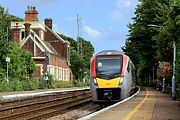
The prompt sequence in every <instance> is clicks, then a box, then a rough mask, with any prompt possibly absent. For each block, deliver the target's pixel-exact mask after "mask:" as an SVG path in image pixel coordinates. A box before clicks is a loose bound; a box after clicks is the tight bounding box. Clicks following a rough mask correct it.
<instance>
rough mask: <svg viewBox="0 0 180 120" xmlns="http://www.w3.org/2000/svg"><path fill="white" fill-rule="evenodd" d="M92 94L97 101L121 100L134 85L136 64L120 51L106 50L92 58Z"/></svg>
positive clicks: (94, 100)
mask: <svg viewBox="0 0 180 120" xmlns="http://www.w3.org/2000/svg"><path fill="white" fill-rule="evenodd" d="M90 69H91V70H90V71H91V72H90V76H91V85H90V87H91V94H92V100H93V102H95V103H103V102H112V101H120V100H122V99H125V98H127V97H128V96H129V95H130V92H131V89H132V87H133V86H134V80H135V74H134V65H133V63H132V62H131V60H130V59H129V57H128V56H127V55H125V54H123V53H122V52H120V51H116V50H106V51H102V52H100V53H98V54H96V55H95V56H94V57H92V59H91V66H90Z"/></svg>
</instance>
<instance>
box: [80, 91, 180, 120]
mask: <svg viewBox="0 0 180 120" xmlns="http://www.w3.org/2000/svg"><path fill="white" fill-rule="evenodd" d="M82 119H90V120H180V101H174V100H172V99H171V96H170V95H168V94H164V93H162V92H160V91H156V90H154V89H152V88H144V89H143V90H140V92H139V94H137V95H136V96H135V97H133V98H131V99H129V100H127V101H125V102H122V103H120V104H118V103H117V104H116V105H115V106H113V107H110V108H108V109H106V110H105V111H103V112H99V111H98V113H97V114H96V113H94V115H90V117H85V118H82Z"/></svg>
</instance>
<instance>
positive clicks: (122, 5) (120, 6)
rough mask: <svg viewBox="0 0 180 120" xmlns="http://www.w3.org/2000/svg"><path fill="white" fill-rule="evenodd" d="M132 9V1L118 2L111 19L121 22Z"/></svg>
mask: <svg viewBox="0 0 180 120" xmlns="http://www.w3.org/2000/svg"><path fill="white" fill-rule="evenodd" d="M131 7H132V0H117V1H116V4H115V9H114V10H113V11H112V13H111V17H112V18H113V19H114V20H118V21H119V20H121V19H122V17H123V16H124V14H127V12H128V11H129V10H128V9H130V8H131Z"/></svg>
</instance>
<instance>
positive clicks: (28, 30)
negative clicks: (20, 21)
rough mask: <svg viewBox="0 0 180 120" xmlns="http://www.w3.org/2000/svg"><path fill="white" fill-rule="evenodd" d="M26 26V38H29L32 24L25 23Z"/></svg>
mask: <svg viewBox="0 0 180 120" xmlns="http://www.w3.org/2000/svg"><path fill="white" fill-rule="evenodd" d="M24 26H25V37H27V36H28V35H29V34H30V26H31V24H30V23H24Z"/></svg>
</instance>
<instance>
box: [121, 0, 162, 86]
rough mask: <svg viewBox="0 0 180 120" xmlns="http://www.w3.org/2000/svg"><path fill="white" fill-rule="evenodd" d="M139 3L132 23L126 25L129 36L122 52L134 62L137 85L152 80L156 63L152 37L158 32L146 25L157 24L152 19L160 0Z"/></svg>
mask: <svg viewBox="0 0 180 120" xmlns="http://www.w3.org/2000/svg"><path fill="white" fill-rule="evenodd" d="M139 1H140V2H141V4H139V5H137V8H136V12H135V17H134V18H133V20H134V22H133V23H132V24H129V25H128V27H129V29H130V30H129V36H128V39H127V40H126V44H125V47H124V48H123V51H124V52H125V53H126V54H127V55H129V56H130V58H131V59H132V61H133V62H134V64H135V66H136V68H137V77H138V80H139V83H143V82H146V80H147V81H149V80H148V79H152V72H153V66H156V64H155V63H157V60H156V50H157V46H156V45H157V44H156V40H155V39H154V38H153V36H155V35H156V34H158V30H157V29H154V28H151V27H149V26H148V25H150V24H156V23H157V21H156V20H155V19H154V18H156V16H157V14H158V12H157V8H156V7H155V6H157V4H158V2H160V1H161V0H139ZM161 2H162V1H161ZM152 6H154V7H152Z"/></svg>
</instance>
